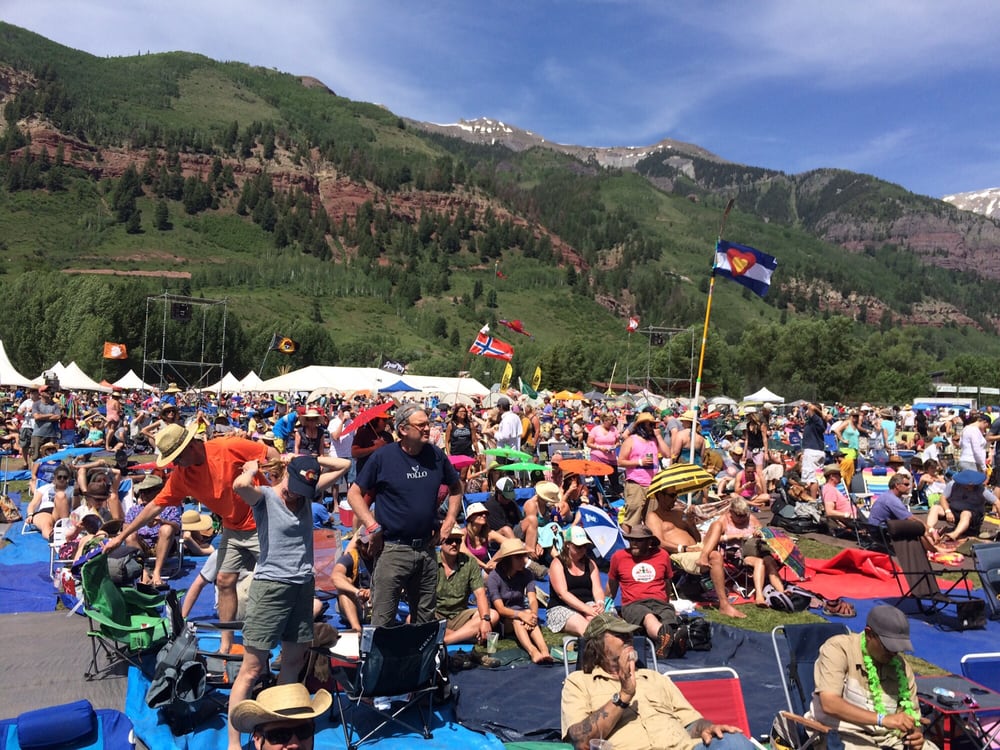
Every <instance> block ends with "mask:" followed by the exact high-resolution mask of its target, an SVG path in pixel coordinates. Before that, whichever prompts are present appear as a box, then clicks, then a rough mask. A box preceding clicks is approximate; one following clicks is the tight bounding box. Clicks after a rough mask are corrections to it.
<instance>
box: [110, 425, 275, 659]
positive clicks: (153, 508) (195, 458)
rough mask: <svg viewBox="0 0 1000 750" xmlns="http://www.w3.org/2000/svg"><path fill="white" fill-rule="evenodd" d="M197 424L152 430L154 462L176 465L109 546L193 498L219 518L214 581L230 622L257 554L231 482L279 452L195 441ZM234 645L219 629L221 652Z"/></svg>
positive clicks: (234, 440)
mask: <svg viewBox="0 0 1000 750" xmlns="http://www.w3.org/2000/svg"><path fill="white" fill-rule="evenodd" d="M197 428H198V426H197V424H196V423H192V424H191V425H189V426H188V427H187V428H184V427H181V426H180V425H177V424H171V425H167V426H166V427H164V428H163V429H162V430H160V431H159V432H157V433H156V450H157V451H158V452H159V454H160V455H159V457H158V458H157V459H156V465H157V466H159V467H161V468H163V467H166V466H169V465H170V464H174V467H175V468H174V470H173V471H172V472H171V473H170V475H169V476H168V477H167V480H166V482H165V483H164V485H163V490H162V491H161V492H160V494H159V495H157V497H156V499H155V500H154V501H153V502H151V503H149V505H147V506H146V507H145V508H144V509H143V510H142V512H141V513H139V515H138V516H137V517H136V518H135V520H134V521H132V522H131V523H129V524H127V525H126V526H125V528H123V529H122V530H121V533H120V534H119V535H118V536H116V537H115V538H114V539H112V540H111V541H110V542H108V548H109V549H114V548H115V547H117V546H119V545H120V544H121V543H122V542H123V541H124V540H125V538H126V537H127V536H128V535H129V534H131V533H132V532H134V531H135V530H136V529H138V528H139V527H140V526H145V525H146V524H147V523H148V522H149V521H150V520H151V519H152V518H154V517H155V516H157V515H158V514H159V513H160V511H161V510H162V508H163V507H164V506H166V505H181V504H183V502H184V500H185V498H187V497H193V498H195V499H196V500H198V501H199V502H200V503H202V504H203V505H204V506H205V507H207V508H208V509H209V510H211V511H212V512H213V513H215V514H217V515H218V516H220V517H221V518H222V539H221V542H220V544H219V572H218V576H217V577H216V580H215V585H216V588H217V589H218V593H219V619H221V620H224V621H228V620H233V619H235V618H236V608H237V598H236V582H237V580H238V579H239V574H240V571H242V570H251V569H253V568H254V566H255V565H256V564H257V558H258V557H259V556H260V542H259V541H258V539H257V525H256V523H254V520H253V510H252V509H251V508H250V506H248V505H247V504H246V503H244V502H242V501H241V500H239V498H237V497H236V494H235V492H234V490H233V482H234V481H235V480H236V478H237V477H238V476H239V475H240V474H241V472H242V471H243V464H245V463H247V462H249V461H261V462H263V461H265V460H267V459H270V458H277V457H278V452H277V451H276V450H275V449H274V448H272V447H268V446H266V445H263V444H261V443H255V442H253V441H252V440H246V439H245V438H239V437H223V438H216V439H215V440H209V441H207V442H205V441H201V440H195V439H194V435H195V431H196V430H197ZM232 644H233V633H232V631H230V630H223V631H222V634H221V636H220V640H219V650H220V651H222V652H224V653H226V652H228V651H229V649H230V648H231V647H232Z"/></svg>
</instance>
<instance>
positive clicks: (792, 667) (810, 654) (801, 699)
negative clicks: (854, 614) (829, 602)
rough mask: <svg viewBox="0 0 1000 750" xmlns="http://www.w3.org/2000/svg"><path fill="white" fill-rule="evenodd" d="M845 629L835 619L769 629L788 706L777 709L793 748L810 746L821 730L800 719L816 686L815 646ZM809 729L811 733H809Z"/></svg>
mask: <svg viewBox="0 0 1000 750" xmlns="http://www.w3.org/2000/svg"><path fill="white" fill-rule="evenodd" d="M849 632H850V631H849V630H848V628H847V626H846V625H844V624H842V623H836V622H820V623H808V624H805V625H778V626H777V627H776V628H774V629H773V630H772V631H771V644H772V645H773V646H774V658H775V660H776V661H777V662H778V674H779V675H780V676H781V687H782V689H783V690H784V691H785V704H786V705H787V706H788V710H787V711H779V712H778V714H779V716H780V717H781V718H782V719H784V720H785V721H784V725H785V728H786V730H787V731H788V733H789V734H792V735H793V736H790V737H786V738H785V739H787V740H789V741H791V742H793V743H795V747H796V748H804V747H808V746H810V745H812V744H813V743H814V742H817V741H818V740H819V739H820V738H821V734H822V732H823V730H822V729H821V728H820V726H819V725H816V726H813V725H814V724H816V722H812V721H809V720H808V719H804V718H803V716H804V714H805V713H806V712H807V711H808V710H809V706H810V704H811V703H812V694H813V689H814V688H815V686H816V683H815V676H814V674H813V668H814V666H815V664H816V659H817V658H818V657H819V649H820V647H821V646H822V645H823V644H824V643H826V642H827V640H829V639H830V638H832V637H833V636H835V635H845V634H847V633H849ZM810 729H811V730H814V733H812V734H810V731H809V730H810ZM772 744H773V743H772Z"/></svg>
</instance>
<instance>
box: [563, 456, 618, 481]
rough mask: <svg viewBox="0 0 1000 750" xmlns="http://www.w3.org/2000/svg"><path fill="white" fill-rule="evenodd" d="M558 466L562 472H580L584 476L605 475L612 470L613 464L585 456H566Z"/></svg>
mask: <svg viewBox="0 0 1000 750" xmlns="http://www.w3.org/2000/svg"><path fill="white" fill-rule="evenodd" d="M559 468H560V469H562V471H563V474H580V475H582V476H585V477H606V476H608V474H611V473H613V472H614V467H613V466H608V465H607V464H604V463H601V462H600V461H591V460H589V459H586V458H567V459H566V460H565V461H561V462H560V463H559Z"/></svg>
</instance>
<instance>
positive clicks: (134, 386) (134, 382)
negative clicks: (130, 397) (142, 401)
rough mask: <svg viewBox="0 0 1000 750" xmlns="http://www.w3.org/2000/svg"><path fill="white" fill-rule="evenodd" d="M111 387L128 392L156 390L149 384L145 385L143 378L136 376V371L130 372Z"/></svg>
mask: <svg viewBox="0 0 1000 750" xmlns="http://www.w3.org/2000/svg"><path fill="white" fill-rule="evenodd" d="M111 385H113V386H115V387H117V388H121V389H123V390H126V391H152V390H155V388H154V387H153V386H151V385H149V384H148V383H144V382H143V381H142V378H140V377H139V376H138V375H136V374H135V370H129V371H128V372H126V373H125V374H124V375H122V376H121V377H120V378H118V380H116V381H115V382H114V383H112V384H111Z"/></svg>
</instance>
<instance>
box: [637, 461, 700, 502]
mask: <svg viewBox="0 0 1000 750" xmlns="http://www.w3.org/2000/svg"><path fill="white" fill-rule="evenodd" d="M714 481H715V477H713V476H712V475H711V474H709V473H708V472H707V471H705V470H704V469H703V468H701V467H700V466H698V465H697V464H674V465H673V466H671V467H669V468H667V469H664V470H663V471H658V472H657V473H656V474H654V475H653V481H651V482H650V483H649V490H648V491H647V492H648V494H650V495H652V494H654V493H656V492H659V491H660V490H673V491H674V492H676V493H678V494H680V493H684V492H695V491H697V490H700V489H704V488H705V487H708V486H709V485H710V484H712V483H713V482H714Z"/></svg>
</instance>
